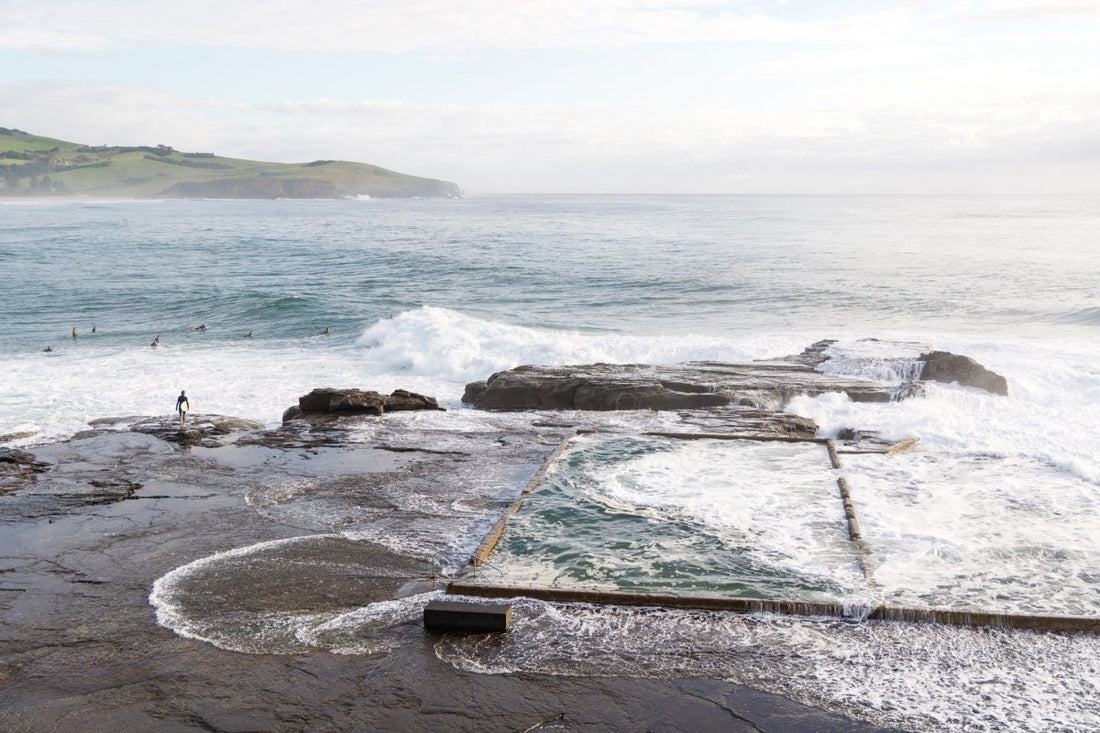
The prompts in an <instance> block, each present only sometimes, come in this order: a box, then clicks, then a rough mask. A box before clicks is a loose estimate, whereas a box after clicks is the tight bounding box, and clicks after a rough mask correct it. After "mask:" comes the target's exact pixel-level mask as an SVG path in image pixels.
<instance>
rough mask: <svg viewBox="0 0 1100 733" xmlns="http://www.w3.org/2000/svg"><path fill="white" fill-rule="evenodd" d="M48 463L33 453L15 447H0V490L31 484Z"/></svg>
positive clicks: (46, 468)
mask: <svg viewBox="0 0 1100 733" xmlns="http://www.w3.org/2000/svg"><path fill="white" fill-rule="evenodd" d="M49 469H50V464H49V463H45V462H43V461H39V460H38V457H37V456H35V455H34V454H33V453H29V452H27V451H24V450H18V449H16V448H0V492H2V491H4V490H6V489H12V488H17V487H20V486H23V485H25V484H32V483H34V482H35V480H36V477H37V475H38V474H40V473H45V472H46V471H48V470H49Z"/></svg>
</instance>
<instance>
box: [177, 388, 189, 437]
mask: <svg viewBox="0 0 1100 733" xmlns="http://www.w3.org/2000/svg"><path fill="white" fill-rule="evenodd" d="M184 405H186V407H184ZM190 409H191V402H190V400H188V399H187V394H186V393H185V392H184V390H182V389H181V390H180V396H179V397H177V398H176V412H178V413H179V414H180V427H181V428H182V427H183V426H184V425H186V424H187V411H188V410H190Z"/></svg>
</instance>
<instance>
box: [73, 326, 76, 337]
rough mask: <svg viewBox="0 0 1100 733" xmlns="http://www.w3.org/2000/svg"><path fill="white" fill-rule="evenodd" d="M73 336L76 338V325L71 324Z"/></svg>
mask: <svg viewBox="0 0 1100 733" xmlns="http://www.w3.org/2000/svg"><path fill="white" fill-rule="evenodd" d="M73 338H76V326H73Z"/></svg>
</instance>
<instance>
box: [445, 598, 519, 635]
mask: <svg viewBox="0 0 1100 733" xmlns="http://www.w3.org/2000/svg"><path fill="white" fill-rule="evenodd" d="M511 627H512V606H511V605H510V604H506V603H469V602H466V601H429V602H428V604H427V605H426V606H424V628H425V629H427V630H428V631H463V632H473V633H478V634H485V633H490V632H497V631H507V630H508V629H510V628H511Z"/></svg>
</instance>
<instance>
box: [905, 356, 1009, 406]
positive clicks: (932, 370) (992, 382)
mask: <svg viewBox="0 0 1100 733" xmlns="http://www.w3.org/2000/svg"><path fill="white" fill-rule="evenodd" d="M918 360H919V361H921V362H923V363H924V367H923V369H922V370H921V374H920V378H921V381H925V382H947V383H953V382H954V383H958V384H961V385H963V386H964V387H976V388H977V389H984V390H985V391H987V392H992V393H993V394H998V395H1002V396H1007V395H1008V380H1006V379H1005V378H1004V377H1002V376H1001V375H1000V374H997V373H996V372H992V371H990V370H989V369H986V368H985V367H984V366H982V365H981V364H979V363H978V362H976V361H974V360H973V359H971V358H970V357H969V356H961V355H959V354H952V353H951V352H949V351H932V352H929V353H927V354H921V355H920V357H918Z"/></svg>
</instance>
